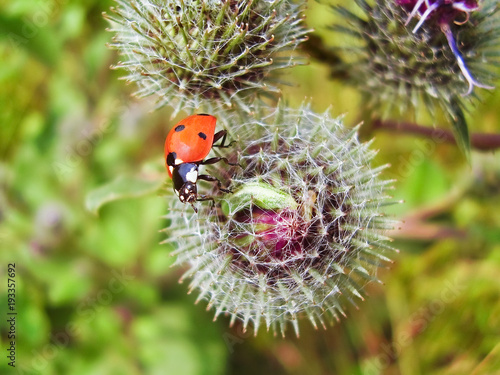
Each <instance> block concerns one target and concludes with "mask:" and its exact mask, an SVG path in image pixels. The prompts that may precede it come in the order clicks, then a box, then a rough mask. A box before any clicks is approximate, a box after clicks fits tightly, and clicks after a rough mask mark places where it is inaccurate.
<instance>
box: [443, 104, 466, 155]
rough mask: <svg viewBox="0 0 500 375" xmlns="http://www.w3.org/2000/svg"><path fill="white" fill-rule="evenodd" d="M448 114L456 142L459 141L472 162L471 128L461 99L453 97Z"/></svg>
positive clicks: (459, 145) (459, 146)
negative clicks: (461, 105) (461, 104)
mask: <svg viewBox="0 0 500 375" xmlns="http://www.w3.org/2000/svg"><path fill="white" fill-rule="evenodd" d="M448 115H449V116H450V122H451V124H452V126H453V134H454V135H455V142H457V145H458V148H459V149H460V151H462V153H463V154H464V156H465V158H466V159H467V161H469V162H470V138H469V129H468V126H467V121H466V120H465V115H464V112H463V110H462V108H461V107H460V100H458V99H457V98H456V97H454V98H452V99H451V103H450V106H449V107H448Z"/></svg>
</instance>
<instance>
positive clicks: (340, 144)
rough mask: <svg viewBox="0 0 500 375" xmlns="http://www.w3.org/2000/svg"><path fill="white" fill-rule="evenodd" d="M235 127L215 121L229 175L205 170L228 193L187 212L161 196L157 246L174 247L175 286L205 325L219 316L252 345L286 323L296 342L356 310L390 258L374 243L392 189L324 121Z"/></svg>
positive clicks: (302, 116) (315, 117)
mask: <svg viewBox="0 0 500 375" xmlns="http://www.w3.org/2000/svg"><path fill="white" fill-rule="evenodd" d="M243 117H244V119H243V120H242V119H240V120H239V121H235V120H234V119H224V118H220V119H219V120H220V121H221V122H230V123H231V124H232V128H231V129H232V134H237V135H239V139H238V142H237V145H235V147H236V149H238V150H239V157H238V162H239V164H240V165H241V167H238V166H227V165H226V164H221V165H213V166H207V168H211V169H209V173H210V174H211V175H214V176H218V177H219V178H220V179H221V180H223V181H225V182H229V181H231V177H232V183H231V189H232V191H233V192H232V193H229V194H225V195H221V194H220V192H217V191H216V190H212V191H208V193H211V194H213V196H214V198H215V202H214V203H213V204H210V203H200V204H199V210H198V213H195V212H194V211H192V210H187V211H186V210H185V205H184V204H182V203H180V202H179V200H178V199H175V197H173V196H171V194H170V189H168V190H167V194H169V195H168V197H167V198H168V202H169V204H170V205H171V207H170V208H169V212H168V214H167V215H166V218H167V219H168V220H169V222H170V225H169V227H168V228H166V229H165V232H166V233H167V236H168V238H167V239H166V242H173V243H175V244H177V245H178V249H177V250H176V251H175V253H174V254H175V255H176V256H177V260H176V264H179V265H180V264H182V265H185V266H187V271H186V272H185V274H184V275H183V276H182V279H181V280H184V279H190V280H191V281H190V285H189V289H190V291H194V290H195V291H197V292H198V293H199V296H198V300H207V301H208V306H207V309H211V308H213V309H214V310H215V318H217V317H218V316H219V315H221V314H224V315H230V316H231V318H230V323H231V324H232V323H234V321H235V320H236V319H240V320H241V321H242V322H243V326H244V329H247V326H248V325H249V324H251V325H253V328H254V332H255V334H256V333H257V331H258V330H259V327H260V326H261V325H265V326H266V327H267V329H268V330H272V331H274V332H281V333H282V334H283V335H284V334H285V331H286V327H287V325H289V324H291V325H292V326H293V328H294V330H295V332H296V334H297V335H298V334H299V325H298V321H299V319H300V318H301V317H305V318H307V319H308V320H309V321H310V322H311V323H312V324H313V325H314V327H318V326H323V327H325V326H326V324H327V323H329V322H333V321H336V320H339V318H340V317H341V316H345V308H346V304H348V303H350V304H353V305H356V304H357V302H358V301H361V300H364V298H365V295H366V293H365V288H364V287H365V286H366V284H368V283H369V282H373V281H378V278H377V269H378V268H379V267H380V266H384V265H387V264H388V263H387V262H390V258H391V256H392V255H393V254H394V251H395V250H394V249H393V248H392V247H391V246H390V244H389V239H388V238H387V237H385V236H384V231H385V230H387V229H390V228H392V227H393V225H394V223H393V221H392V220H391V219H390V218H387V217H386V216H384V206H386V205H388V204H392V203H393V201H391V199H390V198H389V196H388V195H387V189H388V188H389V187H390V185H391V182H392V181H389V180H383V179H380V177H379V174H380V172H381V171H382V170H383V169H384V168H385V167H386V165H383V166H380V167H377V168H373V167H372V166H371V161H372V159H373V157H374V156H375V154H376V152H375V151H373V150H371V149H370V142H368V143H360V142H359V140H358V138H357V129H352V130H347V129H346V128H344V126H343V124H342V121H341V119H334V118H332V117H330V115H329V114H328V112H327V113H324V114H316V113H314V112H313V111H312V110H311V109H310V108H309V106H307V105H303V106H302V107H301V108H300V109H290V108H286V107H283V106H281V107H278V108H277V109H274V110H271V109H266V110H262V111H260V112H258V113H256V114H255V116H254V117H249V116H243ZM238 123H240V124H241V125H237V124H238ZM231 154H232V155H233V156H235V153H234V152H232V153H231ZM202 189H203V188H202ZM215 189H216V188H215Z"/></svg>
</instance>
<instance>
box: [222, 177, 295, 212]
mask: <svg viewBox="0 0 500 375" xmlns="http://www.w3.org/2000/svg"><path fill="white" fill-rule="evenodd" d="M251 204H255V205H256V206H258V207H260V208H263V209H266V210H280V209H283V208H290V209H292V210H294V209H296V208H297V202H295V200H294V199H293V197H292V196H291V195H290V194H288V193H286V192H284V191H282V190H280V189H277V188H275V187H274V186H272V185H269V184H267V183H264V182H250V183H246V184H245V185H243V186H242V187H241V188H239V189H238V190H236V191H235V192H234V193H232V194H228V198H227V199H225V200H224V201H222V204H221V206H222V211H223V212H224V213H225V214H226V215H228V214H229V213H230V212H232V213H234V212H236V211H239V210H241V209H244V208H246V207H248V206H250V205H251Z"/></svg>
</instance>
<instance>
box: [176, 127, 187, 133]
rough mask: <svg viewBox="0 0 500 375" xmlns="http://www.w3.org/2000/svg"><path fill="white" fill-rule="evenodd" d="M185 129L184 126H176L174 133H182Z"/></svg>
mask: <svg viewBox="0 0 500 375" xmlns="http://www.w3.org/2000/svg"><path fill="white" fill-rule="evenodd" d="M185 128H186V127H185V126H184V125H177V126H176V127H175V131H176V132H180V131H183V130H184V129H185Z"/></svg>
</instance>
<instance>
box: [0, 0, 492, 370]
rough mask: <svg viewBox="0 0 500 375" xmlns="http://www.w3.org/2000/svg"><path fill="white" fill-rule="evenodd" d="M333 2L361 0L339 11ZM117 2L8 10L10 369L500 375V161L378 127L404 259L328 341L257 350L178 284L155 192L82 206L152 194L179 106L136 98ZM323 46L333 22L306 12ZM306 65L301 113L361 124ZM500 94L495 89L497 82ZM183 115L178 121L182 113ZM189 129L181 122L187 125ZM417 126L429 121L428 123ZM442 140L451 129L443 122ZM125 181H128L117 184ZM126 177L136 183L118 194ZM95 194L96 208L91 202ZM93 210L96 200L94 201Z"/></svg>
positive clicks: (3, 119)
mask: <svg viewBox="0 0 500 375" xmlns="http://www.w3.org/2000/svg"><path fill="white" fill-rule="evenodd" d="M335 3H337V4H340V3H345V4H347V3H350V2H348V1H344V2H341V1H336V2H335ZM110 6H113V2H112V1H109V0H106V1H96V0H88V1H83V0H82V1H69V0H66V1H62V0H57V1H56V0H49V1H35V0H23V1H7V2H4V3H2V4H1V5H0V61H1V69H0V123H1V128H0V137H1V138H0V155H1V163H0V296H1V298H0V321H1V323H0V327H1V344H2V345H1V347H2V351H1V353H2V355H1V356H0V373H1V374H11V373H12V374H17V373H19V374H49V375H50V374H182V375H191V374H192V375H196V374H204V375H205V374H206V375H210V374H255V373H263V374H271V373H272V374H313V375H314V374H341V375H343V374H475V375H477V374H497V373H500V344H499V342H500V304H499V297H500V229H499V228H500V209H499V208H500V156H499V155H498V153H493V152H488V153H479V152H475V151H473V152H472V157H471V162H470V164H468V163H467V161H466V160H465V159H464V157H463V156H462V155H461V154H460V152H459V151H458V150H457V148H456V146H454V145H451V144H445V143H443V142H440V141H439V140H432V139H423V138H416V137H413V136H403V135H401V134H391V133H387V132H386V133H384V132H378V133H374V134H368V135H370V136H376V140H375V143H374V147H375V148H377V149H379V150H380V152H379V154H378V156H377V158H376V164H377V165H381V164H385V163H390V164H391V168H390V169H388V170H387V171H386V173H385V177H387V178H395V179H397V182H396V183H395V184H394V185H395V190H394V192H393V193H394V197H395V199H397V200H399V199H401V200H404V201H405V203H404V204H401V205H398V206H397V207H395V208H394V209H393V210H392V212H391V213H392V214H393V215H395V217H397V218H401V220H403V221H404V223H402V225H401V228H402V229H400V230H397V231H396V232H395V233H394V237H395V238H396V241H395V246H396V247H398V248H399V249H400V250H401V253H400V255H399V256H398V257H397V258H396V259H395V263H394V264H393V265H391V267H390V268H388V269H384V270H381V272H380V278H381V280H383V281H384V284H385V285H383V286H382V285H371V286H369V287H368V293H369V295H370V298H369V299H368V300H367V301H365V302H363V303H362V304H361V305H360V309H359V310H356V309H355V308H354V307H353V306H347V310H348V313H349V314H348V317H347V319H343V320H342V321H341V322H340V323H339V324H337V325H335V326H333V327H328V328H327V329H326V330H323V329H320V330H318V331H315V330H314V329H313V328H312V327H310V325H309V323H308V322H307V321H303V322H302V324H301V337H300V338H296V337H294V336H292V333H291V331H289V332H290V337H286V339H283V338H281V337H274V336H273V335H272V334H270V333H266V332H264V331H262V330H261V332H259V334H258V336H257V337H254V336H253V334H252V333H250V332H243V331H242V329H241V326H240V325H239V324H236V325H235V326H234V327H232V328H229V327H228V323H229V322H228V319H226V318H225V317H221V318H219V319H218V321H217V322H212V317H213V315H212V312H206V311H205V308H204V303H200V304H198V305H194V300H195V299H196V296H195V295H187V286H186V285H185V284H184V285H183V284H178V282H177V280H178V278H179V276H180V275H181V274H182V269H179V268H170V266H171V264H172V263H173V258H172V257H170V256H169V253H170V252H171V251H172V250H173V249H172V248H170V247H169V246H167V245H160V244H159V243H160V242H161V241H162V240H164V239H165V237H164V236H165V235H164V234H163V233H161V232H159V230H161V229H162V228H165V227H166V226H167V225H168V223H166V221H165V220H163V219H162V215H164V214H165V213H166V209H167V208H166V202H165V200H164V198H161V197H159V196H157V195H156V194H155V193H151V194H148V195H146V196H142V197H136V198H133V197H131V198H130V199H124V200H119V201H115V202H111V203H108V204H106V205H104V206H103V207H102V208H101V209H100V210H99V212H98V214H95V213H94V212H91V211H90V210H88V209H87V208H86V200H88V197H89V193H90V192H92V191H95V189H97V188H99V187H100V186H102V185H104V184H106V183H109V182H110V181H114V180H115V179H117V178H121V179H122V180H118V181H119V182H118V183H119V185H120V186H124V185H125V186H127V189H125V190H124V191H123V195H131V196H133V195H134V194H136V193H137V192H144V193H145V192H148V191H154V190H155V188H156V187H157V181H158V180H159V179H162V178H163V176H166V175H165V171H164V169H163V165H162V158H163V142H164V137H165V136H166V134H167V132H168V130H169V128H170V126H172V125H173V124H174V123H175V122H176V121H177V120H179V118H176V119H173V120H170V112H169V111H168V110H167V109H161V110H159V111H155V112H152V111H151V109H152V108H153V103H152V102H151V101H148V100H137V99H134V98H132V97H130V93H131V92H133V90H134V87H132V86H127V85H126V84H125V83H124V82H123V81H120V80H118V78H119V77H120V75H121V72H117V71H114V70H110V69H109V66H110V65H112V64H114V63H116V62H117V61H118V60H119V56H117V54H116V53H115V52H113V51H110V50H109V49H107V48H106V46H105V44H106V43H107V42H109V41H110V38H111V37H112V35H111V34H110V33H108V32H106V31H105V28H106V27H107V24H106V22H105V21H104V19H103V18H102V15H101V13H102V12H103V11H107V10H108V9H109V7H110ZM307 16H308V18H307V21H308V23H309V25H310V26H312V27H314V28H315V29H316V32H317V33H318V35H320V36H321V37H323V38H324V41H325V43H326V44H328V45H334V44H335V43H336V40H335V34H333V33H332V32H330V31H328V30H327V28H326V26H327V25H329V24H331V23H332V22H333V21H334V19H335V18H334V15H333V14H332V13H331V12H330V11H329V8H328V7H327V6H326V5H321V4H319V3H310V4H309V8H308V10H307ZM329 74H330V73H329V68H328V67H326V66H324V65H322V64H321V63H320V62H317V61H311V63H310V64H309V65H307V66H300V67H296V68H293V69H290V70H289V71H288V73H285V74H284V78H285V79H286V80H287V81H289V82H291V83H292V84H293V85H294V86H292V87H287V88H285V90H284V91H285V94H284V95H285V97H286V98H287V99H288V101H289V103H290V105H292V106H298V105H299V104H300V103H301V102H302V101H303V100H304V99H305V98H312V106H313V108H314V109H315V110H317V111H319V112H322V111H324V110H326V109H327V108H328V107H331V113H332V114H333V115H342V114H346V115H345V123H346V125H348V126H353V125H355V124H356V123H357V122H358V121H359V118H361V114H360V113H359V112H360V110H359V108H360V102H359V100H360V98H359V96H358V95H357V93H356V91H355V90H354V89H352V88H348V87H345V86H344V85H343V84H342V83H341V82H338V81H332V80H330V79H329ZM498 84H499V83H497V86H498ZM479 92H480V94H482V96H483V97H484V101H483V103H482V104H478V105H477V106H476V108H471V112H470V116H469V124H470V129H471V132H483V133H484V132H486V133H488V132H490V133H494V132H498V128H499V126H498V124H499V119H500V106H498V103H499V102H500V94H499V91H498V90H496V91H494V92H492V93H489V92H485V91H484V90H482V91H481V90H480V91H479ZM181 116H182V115H181ZM179 117H180V116H179ZM419 118H423V119H424V120H423V122H424V123H425V122H428V123H429V124H430V123H432V119H430V118H428V117H426V116H425V114H424V115H423V116H421V117H419ZM438 125H439V126H442V127H446V128H447V125H445V124H438ZM120 181H121V183H120ZM123 181H125V183H123ZM90 197H92V195H90ZM92 203H93V202H92V201H90V202H89V201H87V205H90V206H92ZM14 262H15V264H16V275H15V280H16V311H17V312H18V315H17V318H16V319H17V321H16V323H17V324H16V351H17V356H16V369H14V370H13V369H12V368H10V367H9V366H7V362H8V359H7V358H6V353H7V350H6V349H7V348H8V346H9V344H8V341H9V340H8V339H7V330H8V326H7V322H6V320H7V277H8V276H7V265H8V263H14Z"/></svg>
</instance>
